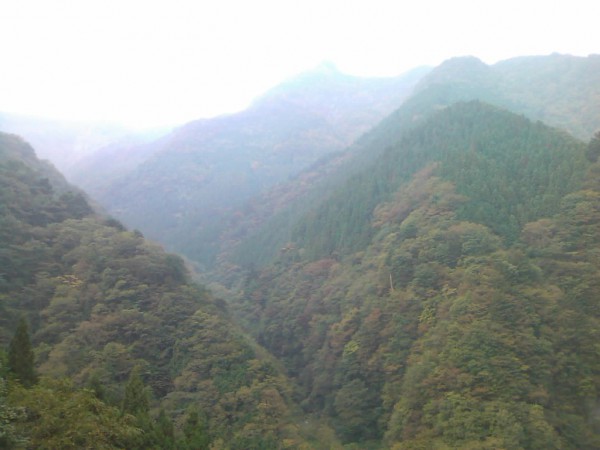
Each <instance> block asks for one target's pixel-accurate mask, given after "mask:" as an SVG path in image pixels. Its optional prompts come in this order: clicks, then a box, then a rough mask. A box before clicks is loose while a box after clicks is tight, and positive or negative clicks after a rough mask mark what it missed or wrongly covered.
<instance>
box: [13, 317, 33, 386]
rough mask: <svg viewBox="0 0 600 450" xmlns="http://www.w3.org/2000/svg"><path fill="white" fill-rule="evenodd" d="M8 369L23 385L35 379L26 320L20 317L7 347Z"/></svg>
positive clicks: (30, 383) (27, 384)
mask: <svg viewBox="0 0 600 450" xmlns="http://www.w3.org/2000/svg"><path fill="white" fill-rule="evenodd" d="M8 370H9V371H10V373H11V374H12V375H13V376H14V377H15V378H16V379H17V380H18V381H19V382H20V383H21V384H22V385H23V386H25V387H30V386H33V385H34V384H35V382H36V381H37V375H36V373H35V369H34V367H33V349H32V348H31V341H30V339H29V331H28V327H27V322H26V321H25V319H24V318H21V320H20V321H19V324H18V325H17V329H16V331H15V335H14V336H13V338H12V340H11V341H10V345H9V347H8Z"/></svg>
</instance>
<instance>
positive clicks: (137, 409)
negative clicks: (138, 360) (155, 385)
mask: <svg viewBox="0 0 600 450" xmlns="http://www.w3.org/2000/svg"><path fill="white" fill-rule="evenodd" d="M140 371H141V368H140V366H135V367H134V368H133V369H132V371H131V373H130V375H129V381H128V382H127V385H126V386H125V398H123V407H122V411H123V414H131V415H133V416H136V417H143V416H147V415H148V410H149V408H150V405H149V399H148V391H147V390H146V386H145V385H144V381H143V380H142V377H141V375H140Z"/></svg>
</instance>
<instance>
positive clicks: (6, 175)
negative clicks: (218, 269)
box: [0, 134, 329, 449]
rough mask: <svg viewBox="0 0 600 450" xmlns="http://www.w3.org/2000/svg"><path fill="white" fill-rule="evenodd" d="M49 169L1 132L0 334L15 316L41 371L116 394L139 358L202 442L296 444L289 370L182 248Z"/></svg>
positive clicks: (160, 401) (164, 402) (156, 396)
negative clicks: (166, 244) (254, 337)
mask: <svg viewBox="0 0 600 450" xmlns="http://www.w3.org/2000/svg"><path fill="white" fill-rule="evenodd" d="M54 179H57V180H61V177H60V175H59V174H57V173H56V172H55V171H54V169H52V168H51V167H49V166H47V165H46V164H44V163H40V162H39V161H38V160H37V159H36V157H35V154H34V152H33V149H32V148H31V147H30V146H29V145H27V144H26V143H25V142H24V141H23V140H22V139H20V138H18V137H16V136H11V135H5V134H0V186H1V189H0V237H1V238H0V268H1V269H0V270H1V273H0V345H1V346H2V347H6V345H7V343H8V339H9V338H10V336H11V335H12V334H13V331H14V327H15V325H16V323H17V320H16V319H17V318H18V317H19V316H24V317H26V318H27V319H28V322H29V323H30V325H31V333H32V340H33V344H34V347H35V353H36V366H37V368H38V371H39V373H40V374H42V375H46V376H52V377H65V376H67V377H70V378H71V379H72V380H73V381H74V382H75V383H76V384H77V385H79V386H83V385H88V386H96V387H98V386H100V387H101V389H100V388H98V389H100V390H99V391H98V392H101V394H98V395H102V398H103V399H104V400H105V401H107V402H108V403H111V404H116V405H120V404H121V402H122V400H123V389H124V385H125V383H126V382H127V378H128V376H129V374H130V372H131V371H132V369H133V368H134V367H135V366H137V367H139V370H141V373H142V374H143V379H144V382H145V383H146V384H147V385H148V386H149V387H150V388H151V392H152V395H153V402H152V404H153V405H154V407H156V408H158V407H162V408H165V409H166V410H167V411H168V412H169V414H170V415H171V416H172V417H173V418H174V419H175V420H176V421H177V423H178V424H179V427H181V425H182V423H183V420H184V419H185V417H186V416H188V415H189V414H188V413H189V410H188V407H191V408H194V410H195V411H196V412H199V413H200V415H201V418H202V420H201V423H199V424H198V426H201V427H202V430H204V431H203V433H205V435H206V439H207V441H206V442H209V441H212V442H213V443H215V445H221V446H226V447H227V448H240V449H241V448H272V447H278V446H280V445H281V443H282V442H287V444H288V446H290V447H293V446H294V445H300V444H302V443H303V442H304V438H303V437H302V433H301V431H300V428H299V427H298V426H297V425H296V424H295V417H294V403H293V401H292V399H291V396H292V388H291V386H290V384H289V382H288V381H287V380H286V379H285V377H284V376H282V375H281V372H280V371H279V370H278V368H277V365H276V363H275V362H274V361H273V359H272V358H271V357H269V356H268V355H267V354H266V352H265V351H264V350H262V349H260V348H259V347H258V346H257V345H256V344H254V343H253V342H252V341H251V340H250V339H249V338H247V337H246V336H244V334H243V333H242V332H241V331H240V330H239V328H238V327H237V326H236V325H234V324H233V322H232V321H231V319H230V317H229V313H228V312H227V308H226V306H225V304H224V303H223V302H221V301H219V300H217V299H215V298H213V296H212V295H211V294H210V293H209V292H207V291H206V290H205V289H203V288H202V287H201V286H198V285H196V284H194V283H192V282H191V280H190V276H189V274H188V272H187V270H186V268H185V267H184V264H183V261H182V260H181V259H180V258H179V257H177V256H174V255H169V254H166V253H165V252H164V251H163V250H162V249H161V248H159V247H158V246H156V245H154V244H151V243H149V242H147V241H145V240H144V238H143V237H142V236H141V235H140V234H139V233H136V232H129V231H127V230H125V229H124V228H123V226H122V225H121V224H120V223H119V222H117V221H115V220H114V219H102V218H100V217H98V216H96V215H95V214H94V213H93V211H92V210H91V208H90V207H89V205H88V204H87V202H86V200H85V199H84V198H83V197H82V196H80V195H79V194H77V193H76V192H70V191H68V190H66V189H67V188H68V186H67V185H66V183H64V180H62V183H63V185H59V184H56V183H54V182H53V181H52V180H54ZM61 190H63V193H61ZM59 389H62V391H61V392H64V393H66V392H70V391H69V389H70V388H68V387H67V388H65V387H64V386H63V387H62V388H59ZM40 395H42V393H41V392H40ZM44 395H45V394H44ZM82 401H83V400H82ZM85 401H92V400H85ZM32 420H33V421H35V420H36V419H35V417H34V418H32ZM54 420H56V419H54ZM55 432H57V431H56V430H55ZM317 435H318V432H317ZM219 443H220V444H219ZM325 445H329V444H325ZM142 447H143V446H142ZM136 448H137V447H136ZM146 448H148V447H146Z"/></svg>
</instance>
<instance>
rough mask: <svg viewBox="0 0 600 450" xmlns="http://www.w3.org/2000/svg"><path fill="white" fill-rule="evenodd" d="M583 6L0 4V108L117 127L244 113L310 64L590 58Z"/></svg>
mask: <svg viewBox="0 0 600 450" xmlns="http://www.w3.org/2000/svg"><path fill="white" fill-rule="evenodd" d="M599 17H600V2H598V1H596V0H570V1H564V0H560V1H559V0H544V1H528V0H502V1H496V0H479V1H476V0H447V1H441V0H438V1H435V0H411V1H401V0H389V1H385V0H362V1H353V0H332V1H328V0H301V1H286V0H211V1H206V0H189V1H188V0H0V58H1V59H2V64H1V66H0V99H2V100H1V102H0V111H8V112H21V113H29V114H37V115H43V116H49V117H58V118H71V119H77V118H78V119H103V120H114V121H122V122H125V123H127V124H130V125H137V126H141V125H156V124H173V123H182V122H185V121H189V120H192V119H195V118H200V117H209V116H213V115H217V114H221V113H224V112H231V111H235V110H239V109H241V108H243V107H245V106H246V105H247V104H248V103H249V102H250V101H251V100H252V99H253V98H255V97H256V96H257V95H260V94H261V93H262V92H264V91H265V90H267V89H268V88H269V87H271V86H273V85H274V84H276V83H278V82H280V81H281V80H283V79H285V78H287V77H290V76H292V75H294V74H296V73H298V72H300V71H303V70H306V69H310V68H311V67H313V66H315V65H317V64H318V63H319V62H321V61H324V60H330V61H332V62H334V63H335V64H336V65H337V66H338V67H339V68H340V69H341V70H342V71H344V72H348V73H352V74H356V75H381V76H385V75H397V74H400V73H402V72H404V71H406V70H408V69H411V68H413V67H416V66H420V65H435V64H439V63H440V62H441V61H443V60H444V59H446V58H449V57H452V56H460V55H467V54H470V55H475V56H478V57H479V58H481V59H482V60H484V61H485V62H487V63H494V62H496V61H498V60H501V59H506V58H510V57H513V56H518V55H531V54H549V53H552V52H559V53H570V54H575V55H582V56H587V55H588V54H590V53H600V26H598V20H599Z"/></svg>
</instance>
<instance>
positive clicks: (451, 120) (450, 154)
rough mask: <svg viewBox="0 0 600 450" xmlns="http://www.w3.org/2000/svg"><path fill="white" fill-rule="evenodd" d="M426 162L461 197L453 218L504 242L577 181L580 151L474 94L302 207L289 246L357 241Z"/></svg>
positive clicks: (317, 254)
mask: <svg viewBox="0 0 600 450" xmlns="http://www.w3.org/2000/svg"><path fill="white" fill-rule="evenodd" d="M431 164H438V167H439V168H438V169H437V171H439V175H440V176H441V177H443V178H444V179H447V180H448V181H450V182H452V183H453V184H454V185H455V187H456V191H457V193H458V194H460V195H462V196H464V198H465V199H466V201H464V202H462V205H461V207H460V208H459V209H458V213H459V216H460V217H461V218H463V219H465V220H467V221H472V222H476V223H481V224H483V225H486V226H488V227H490V228H492V230H493V231H494V232H496V233H497V234H499V235H500V236H502V237H504V238H505V239H506V240H508V241H510V242H512V241H514V240H515V239H516V238H517V237H518V236H519V233H520V229H521V227H522V226H523V225H524V224H525V223H527V222H529V221H532V220H535V219H537V218H539V217H543V216H546V215H549V214H553V213H554V212H556V211H557V210H558V205H559V203H560V199H561V198H562V196H564V195H565V194H567V193H569V192H571V191H573V190H575V189H577V188H578V187H579V186H581V180H582V177H583V173H584V167H585V157H584V148H583V146H582V145H581V143H579V142H577V141H576V140H574V139H573V138H571V137H569V136H568V135H565V134H563V133H561V132H559V131H556V130H552V129H550V128H548V127H546V126H544V125H542V124H539V123H538V124H534V123H532V122H530V121H528V120H527V119H525V118H523V117H519V116H516V115H514V114H511V113H509V112H507V111H502V110H499V109H496V108H494V107H491V106H488V105H485V104H481V103H478V102H471V103H463V104H456V105H454V106H451V107H449V108H447V109H445V110H444V111H442V112H440V113H438V114H436V115H435V116H434V117H433V118H431V119H430V120H429V121H427V122H425V123H423V124H422V125H421V126H419V127H417V128H415V129H413V130H412V131H410V132H408V133H406V134H405V135H404V136H403V137H402V138H401V139H400V141H399V142H398V143H397V144H395V145H394V146H393V147H391V148H388V149H387V150H386V151H385V153H384V154H383V155H382V156H381V157H380V158H378V160H377V161H376V162H375V163H374V164H373V166H372V167H370V168H369V169H368V170H365V171H364V172H362V173H360V174H359V175H357V176H355V177H354V178H352V179H351V180H349V181H348V183H347V184H346V185H345V186H343V188H341V189H340V190H339V191H338V192H337V193H336V194H334V195H333V196H332V197H331V198H330V199H329V200H327V201H326V202H324V203H322V204H321V205H320V206H319V207H318V208H317V209H316V210H314V211H313V212H312V213H311V214H309V215H307V216H306V217H305V218H304V219H303V220H302V221H301V222H300V223H299V224H298V225H297V226H296V228H295V230H294V233H293V235H292V240H293V241H294V243H295V246H296V247H297V248H301V249H303V250H304V254H305V256H306V257H307V258H309V259H319V258H323V257H326V256H329V255H333V254H338V255H339V254H349V253H352V252H355V251H358V250H361V249H364V248H365V246H366V245H368V243H369V242H370V241H371V239H372V238H373V236H374V233H375V231H374V229H373V227H372V226H371V221H372V218H373V213H374V211H375V208H376V207H377V205H378V204H380V203H381V202H384V201H388V200H389V199H390V197H391V196H392V194H393V193H394V192H395V191H397V190H398V189H399V188H400V187H401V186H403V185H404V184H405V183H406V182H407V181H408V179H409V178H410V177H411V176H412V175H413V174H414V173H415V172H418V171H419V170H422V169H423V168H425V167H427V166H428V165H431ZM550 174H552V176H550ZM559 180H560V181H559ZM415 200H416V199H415ZM415 200H413V202H414V201H415ZM406 210H408V208H407V209H406Z"/></svg>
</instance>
